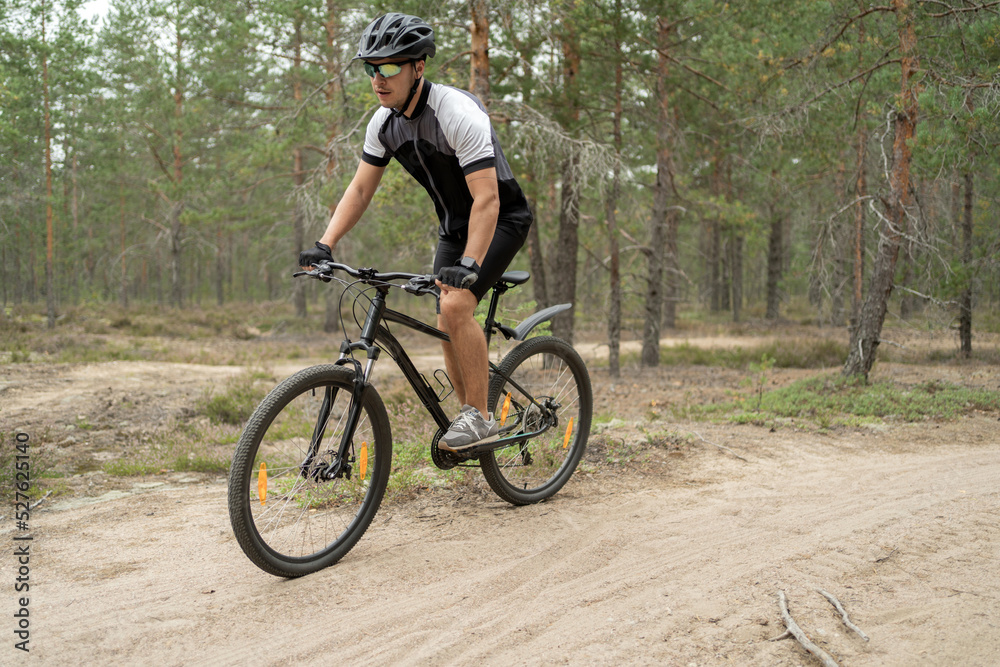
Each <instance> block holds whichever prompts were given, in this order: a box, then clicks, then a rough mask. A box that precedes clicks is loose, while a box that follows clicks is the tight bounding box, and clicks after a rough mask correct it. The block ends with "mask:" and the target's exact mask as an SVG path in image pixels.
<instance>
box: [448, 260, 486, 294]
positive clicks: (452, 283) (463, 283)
mask: <svg viewBox="0 0 1000 667" xmlns="http://www.w3.org/2000/svg"><path fill="white" fill-rule="evenodd" d="M438 280H440V281H441V282H442V283H443V284H445V285H447V286H449V287H457V288H458V289H469V288H470V287H472V285H473V283H475V282H476V281H477V280H479V265H478V264H476V263H475V262H472V261H469V265H468V266H466V265H465V263H464V262H463V260H459V261H457V262H455V266H446V267H444V268H442V269H441V271H439V272H438Z"/></svg>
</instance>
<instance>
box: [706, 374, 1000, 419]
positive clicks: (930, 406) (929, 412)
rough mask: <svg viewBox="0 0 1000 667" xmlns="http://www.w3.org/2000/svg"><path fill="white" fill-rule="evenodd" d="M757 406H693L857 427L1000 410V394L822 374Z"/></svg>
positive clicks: (714, 413)
mask: <svg viewBox="0 0 1000 667" xmlns="http://www.w3.org/2000/svg"><path fill="white" fill-rule="evenodd" d="M754 398H757V400H756V401H754V402H755V403H756V406H755V407H754V408H752V409H749V410H748V409H747V406H746V402H747V401H746V399H744V398H739V399H737V400H736V401H734V402H730V403H725V404H718V405H713V406H706V407H703V408H698V409H695V411H694V412H696V413H699V412H700V413H701V414H703V415H705V416H707V417H721V418H723V419H726V420H728V421H731V422H734V423H755V424H765V423H774V422H776V421H778V420H787V419H793V420H800V421H803V422H807V423H813V424H816V425H818V426H820V427H823V428H826V427H830V426H856V425H858V424H861V423H871V422H882V421H903V422H919V421H926V420H952V419H957V418H958V417H961V416H962V415H965V414H969V413H971V412H974V411H987V412H991V413H995V412H997V411H998V410H1000V392H997V391H993V390H988V389H979V388H970V387H962V386H959V385H955V384H951V383H946V382H939V381H932V382H927V383H922V384H918V385H914V386H904V385H900V384H897V383H893V382H887V381H883V382H874V383H871V384H868V383H866V382H865V381H864V379H863V378H857V377H855V378H845V377H842V376H840V375H820V376H817V377H814V378H809V379H805V380H799V381H797V382H794V383H792V384H790V385H788V386H787V387H781V388H779V389H775V390H772V391H769V392H766V393H764V394H763V396H761V397H759V398H758V397H756V396H755V397H754Z"/></svg>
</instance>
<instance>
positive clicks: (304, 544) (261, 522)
mask: <svg viewBox="0 0 1000 667" xmlns="http://www.w3.org/2000/svg"><path fill="white" fill-rule="evenodd" d="M353 387H354V373H353V372H352V371H350V370H348V369H346V368H344V367H342V366H333V365H324V366H313V367H310V368H306V369H304V370H302V371H299V372H298V373H296V374H294V375H292V376H291V377H289V378H288V379H286V380H285V381H284V382H282V383H281V384H279V385H278V386H277V387H275V388H274V389H273V390H272V391H271V393H269V394H268V395H267V397H265V398H264V400H263V401H262V402H261V404H260V405H259V406H258V407H257V409H256V410H255V411H254V413H253V415H252V416H251V417H250V420H249V421H248V422H247V424H246V427H245V428H244V429H243V434H242V436H241V437H240V440H239V443H238V444H237V446H236V453H235V455H234V457H233V464H232V467H231V468H230V471H229V518H230V521H231V522H232V525H233V532H234V533H235V534H236V539H237V541H238V542H239V544H240V547H241V548H242V549H243V552H244V553H245V554H246V555H247V556H248V557H249V558H250V560H251V561H253V562H254V564H256V565H257V566H258V567H260V568H261V569H262V570H264V571H265V572H268V573H270V574H274V575H277V576H279V577H298V576H302V575H304V574H309V573H310V572H315V571H317V570H320V569H322V568H324V567H327V566H329V565H332V564H333V563H335V562H337V561H338V560H340V559H341V558H342V557H343V556H344V555H345V554H346V553H347V552H348V551H350V550H351V548H352V547H353V546H354V545H355V543H357V541H358V540H359V539H360V538H361V536H362V535H363V534H364V532H365V530H366V529H367V528H368V525H369V524H370V523H371V521H372V518H373V517H374V516H375V512H376V511H377V510H378V507H379V504H380V503H381V501H382V495H383V493H385V487H386V483H387V481H388V479H389V469H390V465H391V459H392V434H391V430H390V426H389V417H388V415H387V414H386V411H385V406H384V405H383V403H382V399H381V398H380V397H379V395H378V392H376V391H375V389H374V388H372V387H369V388H368V389H367V390H366V391H365V392H364V396H363V398H362V401H361V409H360V415H359V417H358V422H357V427H356V429H355V431H354V435H353V437H352V438H351V440H350V444H349V447H348V451H347V455H346V456H345V457H344V459H343V460H342V461H341V462H340V463H341V468H340V472H339V473H338V474H337V476H335V477H334V478H333V479H326V478H325V476H324V474H323V473H324V472H325V471H327V470H328V469H329V468H330V466H331V464H332V463H334V462H335V459H336V456H337V451H338V449H339V447H340V443H341V438H342V436H343V432H344V429H345V428H346V427H347V421H348V414H349V411H350V407H351V403H352V396H353Z"/></svg>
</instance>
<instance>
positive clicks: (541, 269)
mask: <svg viewBox="0 0 1000 667" xmlns="http://www.w3.org/2000/svg"><path fill="white" fill-rule="evenodd" d="M528 203H529V205H530V206H531V217H532V218H533V219H534V222H533V223H532V224H531V227H530V228H529V229H528V261H529V262H530V266H531V276H532V278H531V284H532V290H533V292H534V295H535V302H536V303H537V304H538V308H547V307H549V306H551V305H553V303H552V301H551V300H550V298H549V292H548V289H547V288H546V282H545V257H544V254H543V253H542V240H541V237H540V236H539V233H538V228H539V227H540V223H539V221H538V206H537V205H536V204H535V200H534V199H533V198H532V199H529V200H528Z"/></svg>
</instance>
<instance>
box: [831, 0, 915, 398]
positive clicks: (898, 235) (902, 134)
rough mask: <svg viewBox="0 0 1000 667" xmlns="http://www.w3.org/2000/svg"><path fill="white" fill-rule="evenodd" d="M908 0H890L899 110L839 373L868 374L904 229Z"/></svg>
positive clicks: (909, 98)
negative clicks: (872, 246) (872, 251)
mask: <svg viewBox="0 0 1000 667" xmlns="http://www.w3.org/2000/svg"><path fill="white" fill-rule="evenodd" d="M908 2H909V0H892V7H893V9H894V11H895V12H896V21H897V25H898V26H899V54H900V60H901V66H900V70H901V72H900V89H901V94H900V98H899V107H900V108H899V110H898V111H897V112H896V118H895V120H894V128H893V130H894V137H893V145H892V172H891V173H890V176H889V193H888V197H887V198H886V200H885V202H884V205H885V213H886V215H885V217H886V219H885V220H884V221H883V224H882V227H881V230H880V233H879V246H878V253H877V255H876V258H875V265H874V267H873V268H872V278H871V283H870V284H869V288H868V296H867V297H866V298H865V300H864V303H863V304H862V306H861V316H860V319H859V322H858V327H857V328H856V329H855V330H854V331H853V332H852V334H851V343H850V349H849V351H848V357H847V362H846V363H845V364H844V368H843V371H842V373H843V374H844V375H862V376H864V378H865V379H866V380H867V378H868V374H869V373H870V372H871V369H872V365H873V364H874V363H875V351H876V349H877V348H878V346H879V343H880V342H881V340H880V339H881V336H882V325H883V324H884V322H885V313H886V309H887V308H888V304H889V296H890V295H891V294H892V288H893V279H894V276H895V273H896V261H897V260H898V258H899V246H900V240H901V239H902V237H903V233H904V232H905V230H906V208H907V206H908V204H909V197H910V162H911V158H912V155H911V149H910V146H911V142H912V141H913V136H914V132H915V130H916V126H917V113H918V111H919V106H918V102H917V90H916V88H917V86H916V84H915V83H914V82H913V81H912V77H913V75H914V74H916V72H917V70H918V68H919V64H920V63H919V56H918V54H917V36H916V31H915V29H914V26H913V12H912V10H911V8H910V6H909V4H908Z"/></svg>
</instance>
